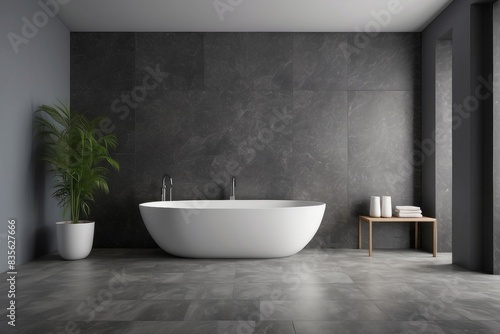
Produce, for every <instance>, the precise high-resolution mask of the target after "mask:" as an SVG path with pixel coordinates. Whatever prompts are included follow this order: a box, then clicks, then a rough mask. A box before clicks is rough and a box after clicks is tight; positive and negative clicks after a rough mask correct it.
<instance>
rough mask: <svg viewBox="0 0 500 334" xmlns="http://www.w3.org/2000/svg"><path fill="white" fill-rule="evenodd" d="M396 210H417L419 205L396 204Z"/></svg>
mask: <svg viewBox="0 0 500 334" xmlns="http://www.w3.org/2000/svg"><path fill="white" fill-rule="evenodd" d="M396 210H400V211H401V210H403V211H419V210H420V207H418V206H411V205H397V206H396Z"/></svg>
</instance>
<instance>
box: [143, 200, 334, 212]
mask: <svg viewBox="0 0 500 334" xmlns="http://www.w3.org/2000/svg"><path fill="white" fill-rule="evenodd" d="M205 203H209V204H210V203H217V204H222V203H226V204H231V205H230V206H223V205H220V206H219V205H217V206H206V205H205ZM263 203H266V204H273V203H274V204H289V205H275V206H259V205H258V204H263ZM169 204H170V205H169ZM176 204H180V206H176ZM182 204H184V205H182ZM189 204H195V205H191V206H190V205H189ZM237 204H243V205H237ZM245 204H246V206H245ZM233 205H234V206H233ZM317 206H325V207H326V203H325V202H320V201H304V200H274V199H258V200H254V199H242V200H179V201H151V202H144V203H140V204H139V208H141V207H142V208H151V209H184V210H276V209H300V208H310V207H317Z"/></svg>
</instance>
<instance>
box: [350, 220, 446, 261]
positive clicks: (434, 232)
mask: <svg viewBox="0 0 500 334" xmlns="http://www.w3.org/2000/svg"><path fill="white" fill-rule="evenodd" d="M363 221H365V222H367V223H368V230H369V241H368V245H369V246H368V247H369V249H368V256H372V246H373V242H372V238H373V233H372V224H373V223H415V249H416V248H418V246H419V243H418V223H432V255H433V256H434V257H436V256H437V220H436V218H431V217H421V218H401V217H391V218H375V217H370V216H359V223H358V246H359V249H361V241H362V237H361V236H362V234H361V223H362V222H363Z"/></svg>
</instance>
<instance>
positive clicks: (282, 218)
mask: <svg viewBox="0 0 500 334" xmlns="http://www.w3.org/2000/svg"><path fill="white" fill-rule="evenodd" d="M139 208H140V211H141V215H142V219H143V220H144V223H145V224H146V227H147V229H148V231H149V233H150V234H151V236H152V237H153V239H154V241H156V243H157V244H158V246H160V247H161V248H162V249H163V250H164V251H166V252H167V253H170V254H172V255H176V256H182V257H193V258H271V257H283V256H289V255H293V254H295V253H297V252H299V251H300V250H301V249H303V248H304V247H305V246H306V245H307V243H308V242H309V241H310V240H311V239H312V237H313V236H314V234H315V233H316V231H317V230H318V228H319V225H320V224H321V219H322V218H323V214H324V212H325V203H321V202H308V201H277V200H258V201H253V200H252V201H250V200H236V201H229V200H227V201H172V202H149V203H142V204H140V205H139Z"/></svg>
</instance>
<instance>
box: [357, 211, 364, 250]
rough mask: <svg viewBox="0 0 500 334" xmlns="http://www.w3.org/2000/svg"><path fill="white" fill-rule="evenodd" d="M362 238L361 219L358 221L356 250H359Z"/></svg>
mask: <svg viewBox="0 0 500 334" xmlns="http://www.w3.org/2000/svg"><path fill="white" fill-rule="evenodd" d="M362 240H363V238H362V236H361V218H359V219H358V249H361V243H362Z"/></svg>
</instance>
